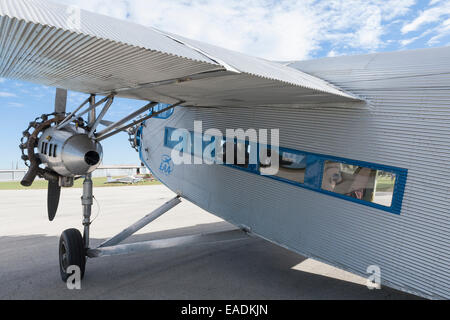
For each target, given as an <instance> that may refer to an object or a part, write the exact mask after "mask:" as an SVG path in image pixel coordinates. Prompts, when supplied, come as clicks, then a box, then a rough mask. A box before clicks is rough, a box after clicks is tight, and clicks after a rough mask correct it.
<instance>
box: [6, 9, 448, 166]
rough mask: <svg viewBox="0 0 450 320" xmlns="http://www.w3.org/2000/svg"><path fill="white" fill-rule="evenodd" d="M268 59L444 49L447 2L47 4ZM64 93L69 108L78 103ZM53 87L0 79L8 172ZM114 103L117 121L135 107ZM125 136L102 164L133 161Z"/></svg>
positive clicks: (47, 107)
mask: <svg viewBox="0 0 450 320" xmlns="http://www.w3.org/2000/svg"><path fill="white" fill-rule="evenodd" d="M53 1H54V2H61V3H66V4H71V5H76V6H79V7H80V8H82V9H86V10H89V11H94V12H97V13H100V14H105V15H109V16H112V17H115V18H119V19H126V20H130V21H133V22H136V23H139V24H143V25H146V26H152V27H155V28H158V29H161V30H164V31H168V32H172V33H175V34H179V35H182V36H185V37H188V38H192V39H196V40H200V41H204V42H208V43H211V44H215V45H218V46H221V47H225V48H228V49H232V50H236V51H240V52H244V53H247V54H250V55H254V56H258V57H262V58H265V59H270V60H275V61H292V60H305V59H315V58H321V57H327V56H330V57H331V56H339V55H355V54H364V53H373V52H383V51H398V50H408V49H417V48H429V47H440V46H448V45H450V1H448V0H323V1H319V0H297V1H294V0H227V1H223V0H166V1H161V0H53ZM85 97H86V96H85V95H83V94H80V93H76V92H71V93H70V95H69V107H68V108H69V110H71V109H74V108H75V107H76V106H78V105H77V104H79V103H80V102H82V101H83V100H84V99H85ZM53 101H54V89H53V88H48V87H44V86H40V85H35V84H30V83H25V82H20V81H15V80H9V79H1V78H0V111H1V115H2V116H1V120H0V123H1V126H0V136H1V137H3V139H2V148H3V152H2V157H1V158H0V169H11V168H13V167H14V168H15V167H16V165H17V163H18V165H19V167H23V165H22V163H21V161H20V151H19V149H18V145H19V140H20V137H21V135H22V131H23V130H24V129H25V128H26V127H27V125H28V123H29V122H30V121H31V120H33V119H34V118H36V117H37V116H39V115H41V114H43V113H50V112H52V109H53ZM142 105H143V102H142V101H132V100H125V99H117V101H116V102H115V104H114V108H112V112H110V113H109V114H108V120H116V119H119V118H120V117H123V116H125V115H126V114H127V112H128V113H129V112H130V111H131V110H133V109H135V108H137V107H138V106H142ZM127 138H128V137H127V135H126V134H120V135H118V136H116V137H114V138H112V139H110V140H107V141H105V142H104V143H103V146H104V152H105V154H104V160H103V163H104V164H139V158H138V154H137V153H136V152H135V151H134V150H133V149H131V148H130V147H129V144H128V141H127Z"/></svg>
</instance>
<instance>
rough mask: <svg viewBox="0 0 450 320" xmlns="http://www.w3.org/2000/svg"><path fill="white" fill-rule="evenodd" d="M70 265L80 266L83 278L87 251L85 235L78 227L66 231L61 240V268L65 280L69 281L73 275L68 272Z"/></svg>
mask: <svg viewBox="0 0 450 320" xmlns="http://www.w3.org/2000/svg"><path fill="white" fill-rule="evenodd" d="M70 266H78V267H79V268H80V271H81V279H83V277H84V270H85V267H86V251H85V248H84V241H83V237H82V235H81V233H80V231H78V230H77V229H68V230H66V231H64V232H63V233H62V235H61V238H60V240H59V270H60V272H61V279H62V281H64V282H67V279H68V278H69V276H70V275H71V274H68V273H67V269H68V268H69V267H70Z"/></svg>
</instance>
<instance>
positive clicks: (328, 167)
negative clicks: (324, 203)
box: [322, 161, 343, 191]
mask: <svg viewBox="0 0 450 320" xmlns="http://www.w3.org/2000/svg"><path fill="white" fill-rule="evenodd" d="M342 181H343V179H342V165H341V164H340V163H339V162H332V161H327V162H325V168H324V173H323V181H322V189H324V190H327V191H335V188H336V186H337V185H338V184H340V183H341V182H342Z"/></svg>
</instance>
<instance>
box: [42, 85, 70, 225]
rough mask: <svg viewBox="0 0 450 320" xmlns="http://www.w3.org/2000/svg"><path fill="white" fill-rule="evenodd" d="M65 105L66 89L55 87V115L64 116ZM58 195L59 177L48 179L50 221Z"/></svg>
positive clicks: (59, 190) (54, 214) (55, 207)
mask: <svg viewBox="0 0 450 320" xmlns="http://www.w3.org/2000/svg"><path fill="white" fill-rule="evenodd" d="M66 106H67V90H65V89H59V88H57V89H56V95H55V113H56V115H57V116H61V117H64V115H65V114H66ZM60 196H61V186H60V185H59V179H57V180H53V179H51V180H49V181H48V190H47V211H48V219H49V220H50V221H53V219H55V216H56V212H57V211H58V205H59V198H60Z"/></svg>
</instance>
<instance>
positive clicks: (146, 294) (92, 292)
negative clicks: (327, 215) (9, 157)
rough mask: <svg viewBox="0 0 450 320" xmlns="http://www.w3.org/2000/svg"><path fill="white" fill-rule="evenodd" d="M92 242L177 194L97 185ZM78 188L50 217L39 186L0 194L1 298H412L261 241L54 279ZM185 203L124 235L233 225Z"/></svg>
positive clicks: (143, 256) (134, 259)
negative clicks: (78, 279) (71, 281)
mask: <svg viewBox="0 0 450 320" xmlns="http://www.w3.org/2000/svg"><path fill="white" fill-rule="evenodd" d="M94 193H95V197H96V200H97V201H98V204H97V203H96V204H95V205H94V209H93V218H95V217H96V216H97V214H98V217H97V218H96V219H95V221H94V223H93V224H92V227H91V245H92V246H94V245H96V244H99V243H101V242H102V241H103V240H104V239H107V238H108V237H111V236H113V235H115V234H116V233H118V232H120V231H121V230H123V229H124V228H126V227H128V226H129V225H131V224H132V223H134V222H135V221H137V220H139V219H140V218H142V217H143V216H144V215H146V214H147V213H149V212H151V211H152V210H153V209H155V208H157V207H158V206H159V205H161V204H163V203H164V202H166V201H167V200H169V199H171V198H172V197H174V194H173V193H172V192H171V191H170V190H168V189H167V188H165V187H164V186H160V185H157V186H143V187H134V186H131V187H114V188H99V189H96V190H94ZM80 196H81V190H80V189H65V190H63V194H62V198H61V202H60V210H59V212H58V215H57V217H56V219H55V221H54V222H53V223H50V222H48V220H47V218H46V215H47V213H46V201H47V200H46V191H45V190H24V191H0V299H183V300H184V299H187V300H190V299H193V300H203V299H219V300H228V299H251V300H265V299H287V300H293V299H418V298H417V297H415V296H412V295H409V294H406V293H402V292H399V291H396V290H393V289H390V288H387V287H383V288H382V289H381V290H369V289H368V288H367V287H366V285H365V284H366V279H364V278H362V277H359V276H356V275H353V274H351V273H348V272H346V271H343V270H340V269H337V268H334V267H331V266H329V265H327V264H324V263H321V262H318V261H315V260H313V259H307V258H305V257H302V256H300V255H298V254H296V253H293V252H290V251H288V250H286V249H284V248H280V247H278V246H276V245H273V244H271V243H269V242H267V241H264V240H261V239H259V238H255V237H250V238H248V239H246V240H242V241H237V242H228V243H215V244H207V245H197V246H192V247H182V248H169V249H159V250H156V251H152V252H146V253H135V254H131V255H123V256H113V257H103V258H96V259H89V260H88V263H87V267H86V276H85V278H84V280H83V282H82V288H81V290H68V289H67V286H66V284H65V283H63V282H62V281H61V279H60V275H59V266H58V241H59V236H60V234H61V232H62V231H63V230H65V229H68V228H74V227H75V228H78V229H80V230H81V229H82V226H81V219H82V214H81V212H82V211H81V200H80ZM233 229H235V227H234V226H232V225H230V224H228V223H226V222H224V221H223V220H221V219H219V218H217V217H215V216H213V215H211V214H209V213H207V212H205V211H203V210H201V209H200V208H198V207H196V206H195V205H193V204H191V203H189V202H187V201H183V202H182V204H180V205H178V206H177V207H175V208H174V209H173V210H171V211H170V212H168V213H166V214H165V215H164V216H162V217H160V218H159V219H158V220H156V221H154V222H153V223H151V224H150V225H149V226H147V227H145V228H144V229H142V230H141V231H140V232H138V233H137V234H136V235H135V236H133V237H131V238H130V239H128V240H127V241H126V242H133V241H141V240H153V239H164V238H167V237H178V236H184V235H193V234H197V233H209V232H217V231H226V230H233Z"/></svg>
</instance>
